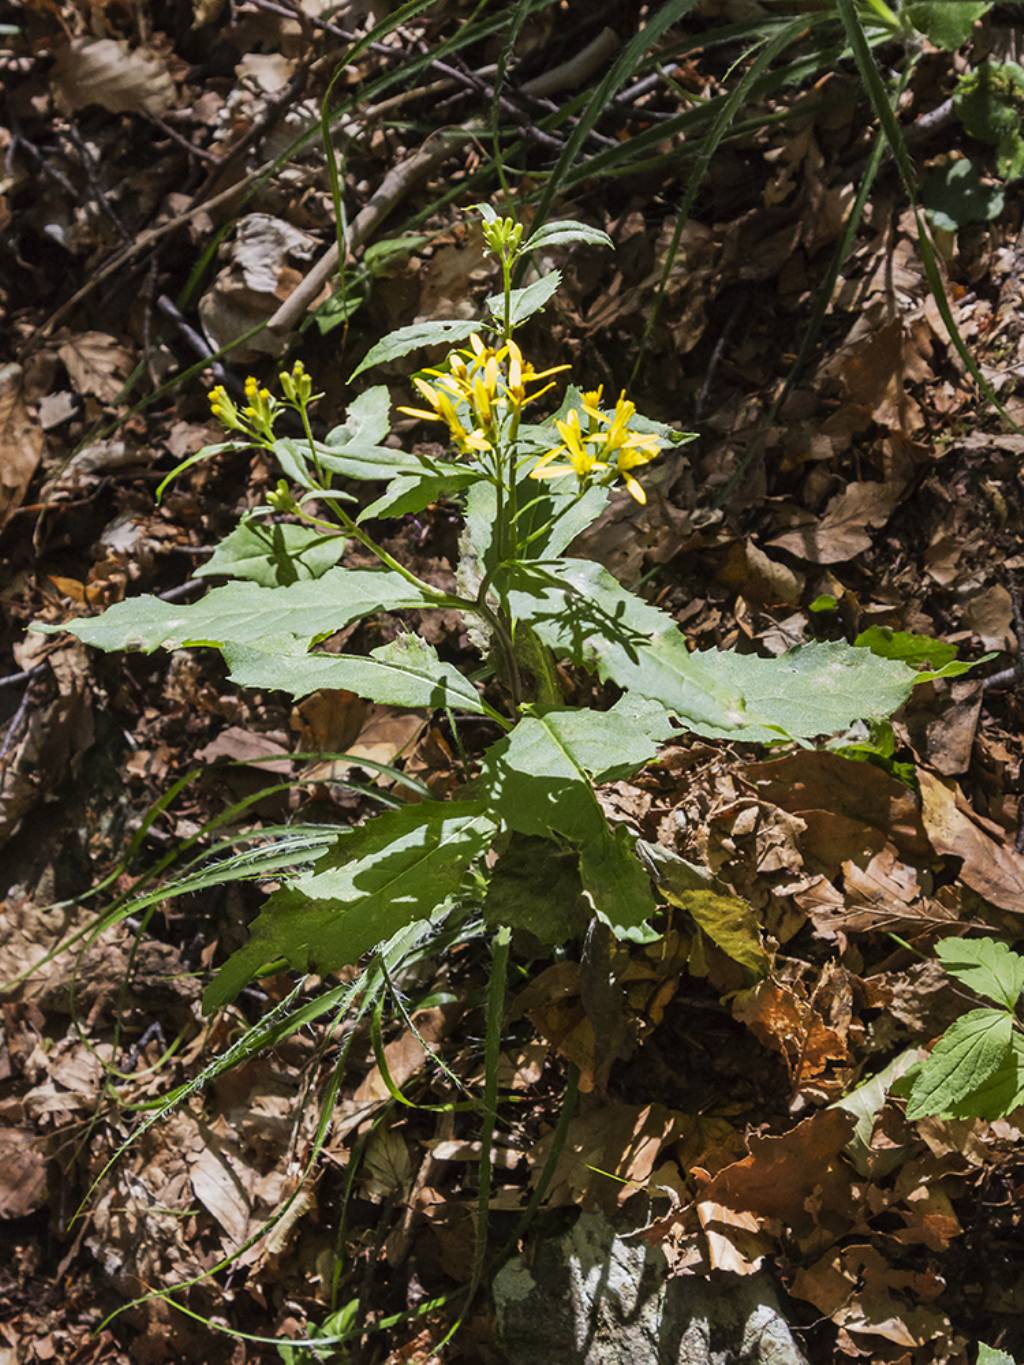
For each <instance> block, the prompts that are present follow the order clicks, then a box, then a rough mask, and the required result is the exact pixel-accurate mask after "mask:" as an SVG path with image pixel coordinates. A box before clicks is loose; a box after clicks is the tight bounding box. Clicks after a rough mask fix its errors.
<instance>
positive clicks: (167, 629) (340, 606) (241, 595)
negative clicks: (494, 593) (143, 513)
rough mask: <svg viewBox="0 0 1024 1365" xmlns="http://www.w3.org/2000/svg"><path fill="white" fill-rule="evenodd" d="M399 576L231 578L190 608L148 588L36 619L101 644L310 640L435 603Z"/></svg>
mask: <svg viewBox="0 0 1024 1365" xmlns="http://www.w3.org/2000/svg"><path fill="white" fill-rule="evenodd" d="M437 604H438V601H437V599H436V598H432V597H427V596H426V595H425V594H424V593H421V592H419V591H418V590H417V589H416V588H414V587H413V586H412V584H411V583H408V582H406V580H405V579H404V578H402V577H401V575H400V574H397V573H391V572H389V571H387V570H376V569H330V570H328V572H327V573H325V574H324V575H323V577H322V578H316V579H311V580H309V581H305V582H300V583H293V584H291V586H289V587H287V588H261V587H259V585H258V584H256V583H226V584H225V585H224V586H223V587H222V588H214V590H213V591H212V592H209V593H207V595H206V596H205V597H204V598H203V599H202V600H201V601H200V602H195V603H193V604H192V605H190V606H186V605H184V604H183V603H180V602H163V601H161V599H160V598H159V597H152V596H150V595H149V594H146V595H144V596H142V597H129V598H128V599H127V600H126V601H124V602H117V603H115V605H114V606H112V607H108V608H107V610H106V611H105V612H103V613H102V614H101V615H99V616H86V617H79V618H78V619H77V620H75V621H68V622H66V623H65V624H63V625H59V626H55V625H48V624H43V623H41V622H36V623H33V625H32V629H33V630H39V631H42V632H43V633H44V634H49V635H53V634H56V633H57V632H59V631H63V630H67V631H70V632H71V634H72V635H77V636H78V638H79V639H80V640H82V641H83V642H84V643H85V644H87V645H93V646H94V647H95V648H96V649H106V650H113V649H141V650H143V651H144V652H145V653H147V654H150V653H152V652H153V650H155V649H183V648H188V647H191V646H196V645H211V646H214V647H219V646H221V645H223V644H224V643H226V642H227V641H231V642H232V643H233V644H236V645H237V644H252V643H255V642H256V641H258V640H262V639H266V638H268V637H274V636H281V635H291V636H294V637H295V638H296V639H298V640H303V641H305V642H307V643H308V642H309V641H310V640H313V639H314V638H322V637H324V636H326V635H330V634H332V633H333V632H334V631H336V630H341V629H342V627H343V626H347V625H348V624H349V623H350V622H352V621H358V620H359V618H360V617H362V616H370V615H372V614H373V613H374V612H376V611H400V610H402V609H405V608H409V609H412V608H416V607H430V606H436V605H437Z"/></svg>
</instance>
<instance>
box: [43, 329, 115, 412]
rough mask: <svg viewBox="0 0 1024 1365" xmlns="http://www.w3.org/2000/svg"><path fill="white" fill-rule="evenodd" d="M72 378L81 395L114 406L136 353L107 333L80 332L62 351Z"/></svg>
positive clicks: (60, 351)
mask: <svg viewBox="0 0 1024 1365" xmlns="http://www.w3.org/2000/svg"><path fill="white" fill-rule="evenodd" d="M57 354H58V355H59V356H60V358H61V360H62V361H63V362H64V366H65V368H66V369H67V372H68V376H69V377H70V379H71V382H72V384H74V386H75V388H76V389H77V390H78V392H79V393H82V394H91V395H92V396H93V397H94V398H98V399H99V400H100V402H102V403H113V402H114V400H115V399H116V398H117V396H118V394H119V393H120V392H121V390H122V389H123V388H124V382H125V380H126V379H127V377H128V374H129V372H130V370H131V367H132V359H133V357H132V353H131V351H130V350H129V349H128V347H127V346H122V345H121V343H120V342H119V341H116V340H115V339H114V338H113V337H112V336H108V335H107V333H106V332H80V333H79V334H78V335H77V336H69V337H68V338H67V340H66V341H65V342H63V344H62V345H61V346H60V347H59V348H58V350H57Z"/></svg>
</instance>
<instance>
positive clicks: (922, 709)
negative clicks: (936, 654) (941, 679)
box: [903, 678, 984, 777]
mask: <svg viewBox="0 0 1024 1365" xmlns="http://www.w3.org/2000/svg"><path fill="white" fill-rule="evenodd" d="M940 686H941V684H940ZM983 693H984V684H982V683H980V682H975V681H974V680H973V679H971V678H964V679H961V680H960V681H959V682H954V683H953V684H952V685H951V687H950V689H949V692H942V693H940V694H939V695H938V696H936V698H935V699H934V701H932V702H930V703H926V704H923V705H922V704H917V705H914V706H909V707H908V708H907V710H906V713H905V715H904V718H903V728H904V729H905V730H906V732H907V736H908V737H909V739H910V742H911V744H912V745H913V748H914V752H915V753H916V754H917V755H918V757H919V758H920V759H921V760H922V761H923V762H924V763H926V764H927V765H928V767H929V768H931V769H932V770H933V771H934V772H937V773H941V774H942V776H943V777H953V776H955V775H956V774H957V773H965V772H966V771H967V769H968V768H969V766H970V763H971V756H972V754H973V752H974V739H975V735H976V734H977V731H978V719H979V717H980V715H981V702H982V696H983Z"/></svg>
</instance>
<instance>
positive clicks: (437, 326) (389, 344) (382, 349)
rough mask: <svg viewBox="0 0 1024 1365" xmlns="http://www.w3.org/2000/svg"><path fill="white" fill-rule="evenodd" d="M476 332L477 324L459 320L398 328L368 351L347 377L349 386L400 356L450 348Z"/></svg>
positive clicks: (417, 323) (478, 326) (416, 323)
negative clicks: (374, 367)
mask: <svg viewBox="0 0 1024 1365" xmlns="http://www.w3.org/2000/svg"><path fill="white" fill-rule="evenodd" d="M479 330H480V323H479V322H469V321H466V320H465V319H461V318H460V319H451V320H446V321H443V322H414V323H412V324H411V325H410V326H408V327H399V328H398V330H397V331H394V332H389V333H388V334H387V336H386V337H381V339H380V341H378V342H377V344H376V346H372V347H371V348H370V350H369V351H368V352H367V353H366V355H365V356H364V357H363V359H362V361H361V362H360V363H359V364H358V365H357V366H356V368H355V369H354V370H353V371H352V373H351V374H350V375H349V383H351V382H352V380H353V379H355V377H356V376H357V375H360V374H362V373H363V371H364V370H368V369H370V368H371V367H372V366H374V365H383V364H384V363H385V362H386V361H389V360H398V359H399V358H400V357H401V356H403V355H408V354H409V353H410V351H418V350H420V349H422V348H423V347H424V346H441V345H448V346H450V345H451V344H452V342H455V341H465V340H466V339H467V338H468V337H471V336H472V335H473V333H474V332H479Z"/></svg>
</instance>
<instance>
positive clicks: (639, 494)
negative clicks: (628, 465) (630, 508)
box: [622, 469, 647, 505]
mask: <svg viewBox="0 0 1024 1365" xmlns="http://www.w3.org/2000/svg"><path fill="white" fill-rule="evenodd" d="M622 478H623V481H624V483H625V485H626V488H627V489H628V490H629V494H630V496H631V497H633V498H635V499H636V501H637V502H638V503H640V504H641V505H643V504H644V503H645V502H646V501H647V494H646V493H645V492H644V490H643V486H642V485H641V484H640V483H639V482H638V481H637V480H636V479H634V478H633V475H632V474H630V473H629V472H628V471H627V470H625V469H624V470H623V471H622Z"/></svg>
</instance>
